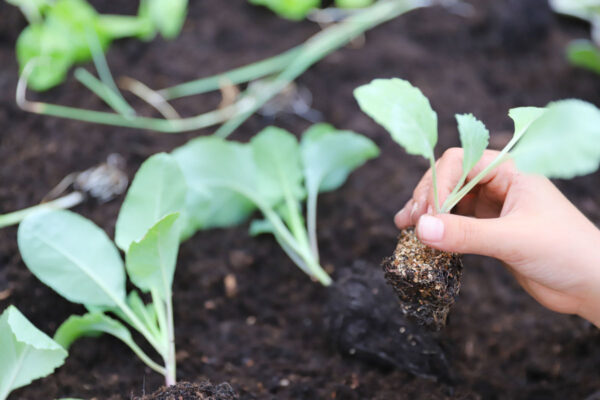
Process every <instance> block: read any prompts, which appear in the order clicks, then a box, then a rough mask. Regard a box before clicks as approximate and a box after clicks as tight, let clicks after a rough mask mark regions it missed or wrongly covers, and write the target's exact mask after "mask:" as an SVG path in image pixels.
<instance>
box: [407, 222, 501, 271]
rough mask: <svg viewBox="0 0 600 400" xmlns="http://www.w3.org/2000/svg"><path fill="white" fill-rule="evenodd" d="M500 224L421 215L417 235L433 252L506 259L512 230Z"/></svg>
mask: <svg viewBox="0 0 600 400" xmlns="http://www.w3.org/2000/svg"><path fill="white" fill-rule="evenodd" d="M507 225H508V224H506V223H504V222H503V221H499V220H498V219H497V218H494V219H491V218H490V219H477V218H472V217H464V216H460V215H452V214H438V215H435V216H433V215H428V214H425V215H423V216H421V218H420V219H419V222H418V223H417V236H418V237H419V240H421V242H422V243H424V244H426V245H428V246H430V247H433V248H434V249H438V250H442V251H447V252H452V253H461V254H479V255H483V256H489V257H494V258H499V259H501V260H502V259H506V256H507V254H508V253H509V252H510V249H509V247H510V243H511V240H510V237H511V236H510V235H511V229H510V228H508V226H507Z"/></svg>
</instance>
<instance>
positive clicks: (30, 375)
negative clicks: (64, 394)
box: [0, 306, 67, 400]
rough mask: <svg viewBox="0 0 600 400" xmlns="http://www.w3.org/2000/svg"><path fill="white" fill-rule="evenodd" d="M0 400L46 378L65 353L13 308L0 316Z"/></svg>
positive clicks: (61, 360)
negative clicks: (0, 351)
mask: <svg viewBox="0 0 600 400" xmlns="http://www.w3.org/2000/svg"><path fill="white" fill-rule="evenodd" d="M0 349H2V354H1V355H0V400H4V399H6V398H7V397H8V395H9V394H10V392H11V391H13V390H14V389H17V388H20V387H22V386H26V385H28V384H30V383H31V382H32V381H34V380H36V379H39V378H43V377H45V376H48V375H50V374H51V373H52V372H54V370H55V369H56V368H58V367H60V366H61V365H62V364H63V363H64V360H65V358H66V357H67V351H66V350H65V349H63V348H62V347H61V346H60V345H59V344H58V343H56V342H55V341H54V340H52V339H51V338H50V337H48V336H47V335H46V334H45V333H44V332H42V331H40V330H39V329H38V328H36V327H35V326H34V325H33V324H32V323H31V322H29V320H27V318H25V316H24V315H23V314H21V312H20V311H19V310H18V309H17V308H16V307H14V306H9V307H8V308H7V309H6V310H4V312H3V313H2V315H0Z"/></svg>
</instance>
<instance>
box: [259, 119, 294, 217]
mask: <svg viewBox="0 0 600 400" xmlns="http://www.w3.org/2000/svg"><path fill="white" fill-rule="evenodd" d="M250 144H251V146H252V151H253V155H254V161H255V163H256V166H257V172H258V176H257V177H258V180H257V183H258V187H257V190H258V192H259V193H260V197H261V198H262V199H264V200H265V201H266V203H267V204H269V205H276V204H278V203H280V202H281V201H282V200H283V199H284V197H285V195H286V194H289V196H290V197H291V198H294V199H297V200H301V199H303V198H304V196H305V191H304V187H303V185H302V180H303V176H302V164H301V160H300V146H299V144H298V140H296V137H295V136H294V135H292V134H291V133H289V132H287V131H285V130H283V129H280V128H276V127H272V126H271V127H268V128H265V129H263V130H262V131H261V132H260V133H258V134H257V135H256V136H254V138H252V140H251V142H250Z"/></svg>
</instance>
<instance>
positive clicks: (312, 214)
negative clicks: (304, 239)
mask: <svg viewBox="0 0 600 400" xmlns="http://www.w3.org/2000/svg"><path fill="white" fill-rule="evenodd" d="M317 193H318V190H316V191H313V190H309V191H308V195H307V199H306V224H307V225H306V226H307V229H308V238H309V240H310V248H311V250H312V253H313V255H314V256H315V258H316V259H317V261H319V259H320V256H319V243H318V240H317Z"/></svg>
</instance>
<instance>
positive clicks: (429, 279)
mask: <svg viewBox="0 0 600 400" xmlns="http://www.w3.org/2000/svg"><path fill="white" fill-rule="evenodd" d="M382 266H383V270H384V271H385V278H386V280H387V281H388V283H389V284H390V285H391V286H392V287H393V288H394V290H395V291H396V294H397V295H398V297H399V298H400V303H401V304H400V306H401V309H402V311H403V312H404V314H406V315H407V316H409V317H411V318H414V319H415V320H416V321H417V322H419V323H420V324H423V325H427V326H430V327H432V328H434V329H435V330H440V329H441V328H442V327H444V326H445V325H446V319H447V317H448V313H449V312H450V308H451V307H452V305H453V304H454V301H455V299H456V297H457V296H458V293H459V291H460V277H461V275H462V260H461V258H460V255H459V254H456V253H446V252H442V251H439V250H435V249H432V248H431V247H428V246H425V245H424V244H422V243H421V242H420V241H419V239H418V238H417V235H416V234H415V231H414V229H412V228H411V229H405V230H403V231H402V232H401V233H400V237H399V239H398V245H397V246H396V250H395V251H394V255H393V256H391V257H388V258H386V259H385V260H384V261H383V264H382Z"/></svg>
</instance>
